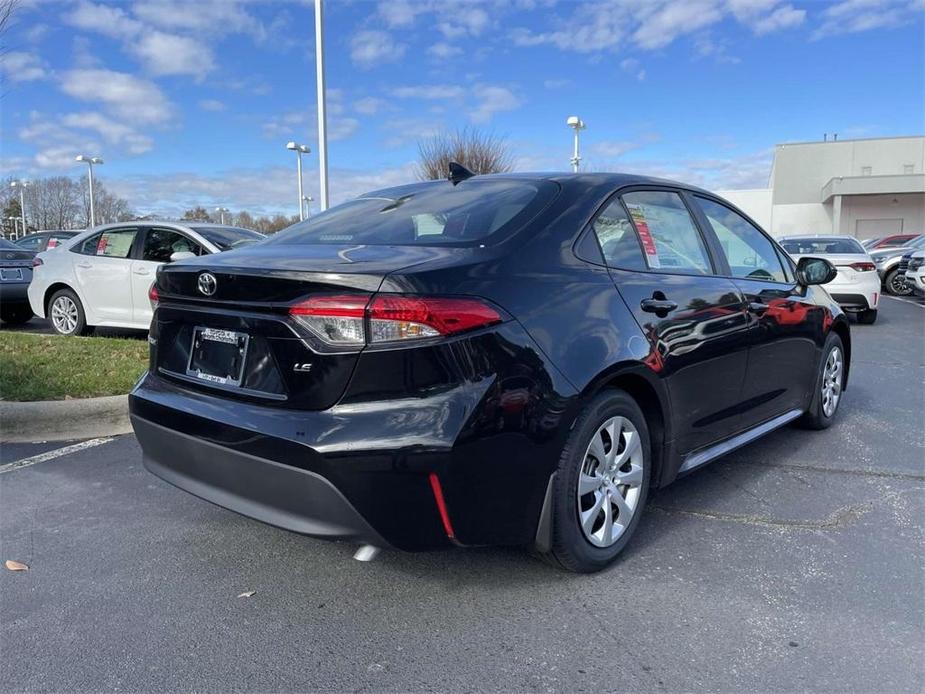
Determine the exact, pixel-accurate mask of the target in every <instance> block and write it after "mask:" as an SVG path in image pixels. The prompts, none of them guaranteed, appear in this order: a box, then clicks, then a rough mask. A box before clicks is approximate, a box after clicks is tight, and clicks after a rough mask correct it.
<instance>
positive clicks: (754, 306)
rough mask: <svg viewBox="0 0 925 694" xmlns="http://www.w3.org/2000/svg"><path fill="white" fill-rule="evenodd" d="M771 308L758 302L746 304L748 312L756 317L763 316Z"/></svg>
mask: <svg viewBox="0 0 925 694" xmlns="http://www.w3.org/2000/svg"><path fill="white" fill-rule="evenodd" d="M769 308H771V307H770V306H768V305H767V304H762V303H761V302H760V301H750V302H749V304H748V312H749V313H754V314H755V315H756V316H763V315H764V314H765V313H767V312H768V309H769Z"/></svg>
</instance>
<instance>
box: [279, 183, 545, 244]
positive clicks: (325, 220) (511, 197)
mask: <svg viewBox="0 0 925 694" xmlns="http://www.w3.org/2000/svg"><path fill="white" fill-rule="evenodd" d="M557 191H558V186H557V185H556V184H555V183H552V182H550V181H525V180H516V179H501V180H482V181H477V180H470V181H463V182H461V183H459V184H458V185H456V186H454V185H453V184H452V183H450V182H449V181H442V182H434V183H424V184H415V185H410V186H402V187H400V188H391V189H389V190H383V191H378V192H376V193H370V194H368V195H365V196H363V197H361V198H357V199H356V200H351V201H350V202H345V203H344V204H342V205H338V206H337V207H332V208H331V209H330V210H328V211H327V212H323V213H321V214H319V215H317V216H315V217H312V218H311V219H307V220H305V221H304V222H299V223H298V224H294V225H293V226H291V227H289V228H288V229H286V230H285V231H283V232H281V233H280V234H278V235H277V236H276V237H274V238H273V239H272V240H271V241H270V243H292V244H295V243H311V244H345V243H346V244H364V245H374V246H375V245H389V246H393V245H394V246H405V245H422V246H433V245H457V246H464V245H469V244H471V243H475V242H480V241H484V240H486V239H487V238H488V237H489V236H494V235H497V236H499V237H500V236H506V235H507V234H508V233H510V232H512V231H515V230H517V229H519V228H520V227H522V226H523V225H524V224H525V223H526V222H527V221H529V220H530V219H532V218H533V216H535V215H536V213H537V212H539V211H540V210H541V209H543V207H545V206H546V204H547V203H548V202H549V201H550V200H552V199H553V197H555V194H556V192H557Z"/></svg>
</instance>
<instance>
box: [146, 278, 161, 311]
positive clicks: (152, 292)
mask: <svg viewBox="0 0 925 694" xmlns="http://www.w3.org/2000/svg"><path fill="white" fill-rule="evenodd" d="M160 300H161V297H160V296H159V295H158V293H157V287H156V286H154V285H153V284H152V285H151V288H150V289H149V290H148V301H150V302H151V308H157V304H158V302H159V301H160Z"/></svg>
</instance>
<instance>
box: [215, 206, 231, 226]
mask: <svg viewBox="0 0 925 694" xmlns="http://www.w3.org/2000/svg"><path fill="white" fill-rule="evenodd" d="M215 211H216V212H218V214H219V216H220V218H221V223H222V224H224V223H225V213H226V212H230V211H231V210H229V209H228V208H227V207H216V208H215Z"/></svg>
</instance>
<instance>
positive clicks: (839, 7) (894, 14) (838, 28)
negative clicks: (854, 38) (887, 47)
mask: <svg viewBox="0 0 925 694" xmlns="http://www.w3.org/2000/svg"><path fill="white" fill-rule="evenodd" d="M923 11H925V2H922V0H912V1H911V2H910V1H909V0H842V2H837V3H835V4H834V5H830V6H829V7H827V8H826V9H825V10H823V11H822V15H821V16H822V23H821V24H820V25H819V27H818V28H817V29H816V31H815V32H814V33H813V38H816V39H819V38H823V37H825V36H831V35H835V34H856V33H860V32H863V31H870V30H872V29H883V28H889V27H895V26H901V25H903V24H906V23H908V22H910V21H912V20H914V19H915V18H916V17H918V16H921V13H922V12H923Z"/></svg>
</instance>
